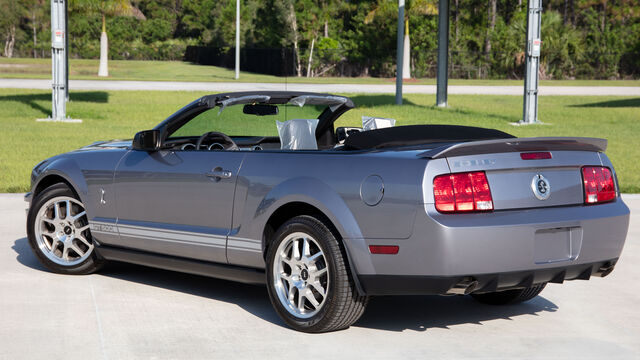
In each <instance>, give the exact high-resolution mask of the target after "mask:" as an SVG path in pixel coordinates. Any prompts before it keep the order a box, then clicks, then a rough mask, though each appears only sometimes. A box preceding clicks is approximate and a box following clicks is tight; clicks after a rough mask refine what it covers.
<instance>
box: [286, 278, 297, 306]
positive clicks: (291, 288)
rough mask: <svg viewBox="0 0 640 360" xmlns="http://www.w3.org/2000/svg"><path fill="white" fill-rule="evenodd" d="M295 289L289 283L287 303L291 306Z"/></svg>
mask: <svg viewBox="0 0 640 360" xmlns="http://www.w3.org/2000/svg"><path fill="white" fill-rule="evenodd" d="M296 289H297V287H295V286H292V284H291V283H289V294H288V295H289V296H288V297H289V302H290V303H292V304H293V301H294V299H295V297H296Z"/></svg>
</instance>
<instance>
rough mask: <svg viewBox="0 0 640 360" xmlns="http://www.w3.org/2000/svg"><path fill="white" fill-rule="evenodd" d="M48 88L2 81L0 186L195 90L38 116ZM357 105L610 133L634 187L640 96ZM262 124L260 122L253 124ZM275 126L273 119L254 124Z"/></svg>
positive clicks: (17, 183) (411, 120)
mask: <svg viewBox="0 0 640 360" xmlns="http://www.w3.org/2000/svg"><path fill="white" fill-rule="evenodd" d="M50 94H51V93H50V92H48V91H38V90H18V89H0V134H2V141H0V192H24V191H27V190H28V187H29V174H30V171H31V169H32V167H33V166H34V165H36V164H37V163H38V162H39V161H41V160H43V159H45V158H47V157H49V156H52V155H55V154H58V153H62V152H65V151H69V150H72V149H76V148H78V147H80V146H83V145H87V144H89V143H92V142H94V141H96V140H105V139H113V138H131V137H133V135H134V134H135V132H136V131H138V130H143V129H149V128H152V127H153V126H154V125H156V124H157V123H158V122H160V121H161V120H163V119H164V118H165V117H166V116H168V115H170V114H171V113H173V112H174V111H176V110H178V109H179V108H180V107H182V106H183V105H184V104H186V103H188V102H190V101H192V100H194V99H196V98H197V97H199V96H201V95H203V94H202V93H198V92H160V91H153V92H142V91H140V92H136V91H93V92H73V93H72V94H71V99H72V101H71V103H69V105H68V114H69V115H70V116H71V117H73V118H80V119H83V123H81V124H60V123H39V122H36V121H35V119H36V118H43V117H46V116H47V115H49V113H50V106H51V100H50V98H51V95H50ZM350 96H352V98H353V99H354V101H355V103H356V104H357V105H358V107H357V108H356V109H354V110H352V111H350V112H348V113H347V114H345V115H344V116H343V118H344V119H343V120H340V124H341V125H346V124H350V125H358V124H359V123H360V118H361V116H362V115H373V116H381V117H391V118H395V119H397V121H398V125H406V124H458V125H473V126H482V127H488V128H496V129H500V130H503V131H506V132H509V133H512V134H514V135H516V136H521V137H528V136H593V137H604V138H607V139H608V140H609V149H608V151H607V154H608V155H609V156H610V157H611V159H612V161H613V163H614V164H615V166H616V169H617V171H618V174H619V178H620V184H621V187H622V191H623V192H640V165H639V163H638V159H640V146H638V145H639V144H640V142H639V141H638V136H639V135H640V98H624V97H578V96H547V97H541V98H540V115H539V117H540V120H541V121H543V122H545V123H547V125H535V126H519V127H515V126H512V125H509V123H510V122H514V121H517V120H519V119H520V117H521V115H522V97H520V96H478V95H451V96H450V97H449V104H450V107H449V108H446V109H442V108H437V107H435V106H433V104H434V102H435V96H433V95H419V94H415V95H414V94H409V95H406V96H405V98H404V101H405V105H403V106H396V105H393V102H394V96H393V95H359V94H351V95H350ZM260 126H263V128H259V127H260ZM264 131H267V132H271V133H275V124H274V123H273V120H272V119H271V120H265V121H264V122H263V124H259V125H258V124H256V125H255V132H256V133H262V132H264Z"/></svg>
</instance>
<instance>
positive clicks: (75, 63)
mask: <svg viewBox="0 0 640 360" xmlns="http://www.w3.org/2000/svg"><path fill="white" fill-rule="evenodd" d="M69 71H70V78H71V79H78V80H104V79H107V80H155V81H211V82H215V81H240V82H265V83H283V82H285V81H287V82H290V83H342V84H394V83H395V80H394V79H390V78H372V77H355V78H337V77H320V78H306V77H302V78H297V77H289V78H286V80H285V78H283V77H277V76H271V75H261V74H254V73H248V72H242V73H241V74H240V79H239V80H235V79H234V76H235V72H234V70H231V69H225V68H221V67H216V66H203V65H194V64H191V63H187V62H181V61H130V60H110V61H109V74H110V76H109V77H107V78H102V77H98V76H97V74H98V60H83V59H71V60H70V64H69ZM0 78H24V79H49V78H51V60H50V59H14V58H12V59H7V58H0ZM435 83H436V80H435V79H427V78H425V79H414V80H411V81H409V82H406V83H405V84H408V85H411V84H419V85H435ZM540 83H541V85H547V86H549V85H551V86H640V80H542V81H541V82H540ZM449 84H450V85H514V86H522V85H523V82H522V81H521V80H473V79H471V80H467V79H450V80H449Z"/></svg>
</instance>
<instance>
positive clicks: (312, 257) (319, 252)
mask: <svg viewBox="0 0 640 360" xmlns="http://www.w3.org/2000/svg"><path fill="white" fill-rule="evenodd" d="M320 256H322V251H318V252H317V253H315V254H313V255H311V256H309V257H308V258H307V259H308V260H309V262H314V261H316V260H317V259H318V258H319V257H320Z"/></svg>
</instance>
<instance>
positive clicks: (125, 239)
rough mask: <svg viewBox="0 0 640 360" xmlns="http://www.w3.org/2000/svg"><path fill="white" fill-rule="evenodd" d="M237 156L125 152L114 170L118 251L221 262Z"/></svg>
mask: <svg viewBox="0 0 640 360" xmlns="http://www.w3.org/2000/svg"><path fill="white" fill-rule="evenodd" d="M243 157H244V154H243V152H241V151H164V150H161V151H154V152H146V151H140V150H131V151H130V152H129V153H128V154H127V155H125V157H124V158H123V159H122V161H121V162H120V164H119V165H118V167H117V169H116V172H115V178H114V188H115V192H116V195H115V196H116V208H117V210H116V211H117V215H118V221H117V227H118V231H119V234H120V237H119V242H120V244H118V245H120V246H124V247H127V248H133V249H140V250H145V251H151V252H154V253H161V254H167V255H174V256H180V257H186V258H193V259H200V260H207V261H214V262H221V263H226V262H227V257H226V240H227V235H228V234H229V231H230V228H231V216H232V211H233V196H234V190H235V183H236V179H237V174H238V171H239V169H240V165H241V163H242V159H243Z"/></svg>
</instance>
